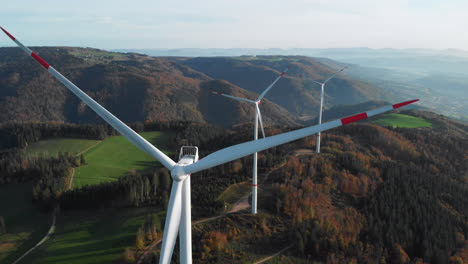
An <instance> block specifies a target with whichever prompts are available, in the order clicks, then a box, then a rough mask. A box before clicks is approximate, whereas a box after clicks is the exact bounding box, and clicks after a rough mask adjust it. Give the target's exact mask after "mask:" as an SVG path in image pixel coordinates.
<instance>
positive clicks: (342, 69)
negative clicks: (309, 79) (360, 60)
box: [323, 66, 348, 84]
mask: <svg viewBox="0 0 468 264" xmlns="http://www.w3.org/2000/svg"><path fill="white" fill-rule="evenodd" d="M346 68H348V66H344V67H343V68H341V69H340V70H339V71H337V72H335V73H334V74H333V75H332V76H330V77H329V78H328V79H326V80H325V81H324V82H323V84H326V83H327V82H328V81H329V80H331V79H332V78H333V77H335V76H336V75H337V74H338V73H340V72H342V71H344V70H345V69H346Z"/></svg>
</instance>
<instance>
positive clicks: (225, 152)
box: [183, 99, 419, 174]
mask: <svg viewBox="0 0 468 264" xmlns="http://www.w3.org/2000/svg"><path fill="white" fill-rule="evenodd" d="M417 101H419V100H418V99H416V100H411V101H406V102H403V103H399V104H394V105H388V106H384V107H381V108H377V109H374V110H370V111H368V112H364V113H360V114H357V115H352V116H349V117H344V118H341V119H337V120H334V121H330V122H327V123H323V124H321V125H315V126H311V127H306V128H302V129H298V130H295V131H291V132H286V133H283V134H279V135H275V136H271V137H267V138H263V139H259V140H254V141H249V142H245V143H241V144H238V145H234V146H231V147H227V148H224V149H221V150H218V151H216V152H214V153H211V154H210V155H208V156H206V157H205V158H203V159H201V160H200V161H198V162H196V163H193V164H191V165H188V166H186V167H184V168H183V170H184V172H185V173H187V174H190V173H195V172H198V171H202V170H205V169H208V168H211V167H214V166H218V165H221V164H223V163H226V162H229V161H232V160H235V159H238V158H242V157H245V156H248V155H250V154H252V153H254V152H259V151H262V150H265V149H269V148H272V147H275V146H278V145H281V144H284V143H288V142H291V141H293V140H297V139H300V138H303V137H306V136H310V135H313V134H316V133H318V132H321V131H325V130H329V129H332V128H335V127H339V126H342V125H346V124H349V123H353V122H356V121H359V120H362V119H365V118H368V117H371V116H375V115H378V114H382V113H384V112H387V111H390V110H392V109H396V108H400V107H402V106H405V105H408V104H411V103H414V102H417Z"/></svg>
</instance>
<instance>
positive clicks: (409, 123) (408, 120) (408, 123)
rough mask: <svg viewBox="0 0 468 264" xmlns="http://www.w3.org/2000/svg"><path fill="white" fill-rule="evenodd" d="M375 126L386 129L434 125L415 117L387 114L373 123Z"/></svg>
mask: <svg viewBox="0 0 468 264" xmlns="http://www.w3.org/2000/svg"><path fill="white" fill-rule="evenodd" d="M372 123H373V124H376V125H379V126H386V127H393V128H396V127H403V128H418V127H432V123H431V122H429V121H427V120H425V119H422V118H419V117H414V116H409V115H402V114H387V115H384V116H382V117H381V118H379V119H377V120H375V121H373V122H372Z"/></svg>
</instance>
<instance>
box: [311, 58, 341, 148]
mask: <svg viewBox="0 0 468 264" xmlns="http://www.w3.org/2000/svg"><path fill="white" fill-rule="evenodd" d="M346 68H348V66H345V67H343V68H342V69H341V70H339V71H337V72H335V73H333V74H332V75H331V76H330V77H328V78H327V79H326V80H325V81H323V82H319V81H316V80H312V81H313V82H315V83H318V84H320V86H321V87H322V91H321V92H320V113H319V122H318V124H319V125H320V124H322V111H323V97H324V96H325V84H326V83H327V82H328V81H330V80H331V79H333V77H335V76H336V75H337V74H338V73H340V72H342V71H344V69H346ZM316 151H317V153H320V132H318V134H317V149H316Z"/></svg>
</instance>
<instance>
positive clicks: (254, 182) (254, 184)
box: [211, 68, 289, 214]
mask: <svg viewBox="0 0 468 264" xmlns="http://www.w3.org/2000/svg"><path fill="white" fill-rule="evenodd" d="M288 70H289V68H286V70H284V71H283V72H281V73H280V74H279V75H278V77H277V78H276V79H275V80H274V81H273V82H272V83H271V84H270V85H269V86H268V87H267V88H266V89H265V90H264V91H263V92H262V93H261V94H260V95H259V96H258V98H257V100H255V101H253V100H249V99H244V98H240V97H236V96H232V95H227V94H223V93H219V92H214V91H211V93H213V94H216V95H221V96H224V97H227V98H231V99H233V100H237V101H241V102H247V103H251V104H254V105H255V121H254V122H255V126H254V140H257V139H258V121H259V120H260V127H261V129H262V135H263V137H264V138H265V130H264V129H263V120H262V114H261V113H260V108H259V107H258V105H259V104H260V102H261V101H262V99H263V97H265V95H266V93H268V91H270V89H271V88H273V86H274V85H275V84H276V82H278V81H279V79H281V77H283V76H284V75H285V74H286V72H288ZM256 213H257V152H255V153H254V154H253V175H252V214H256Z"/></svg>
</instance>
